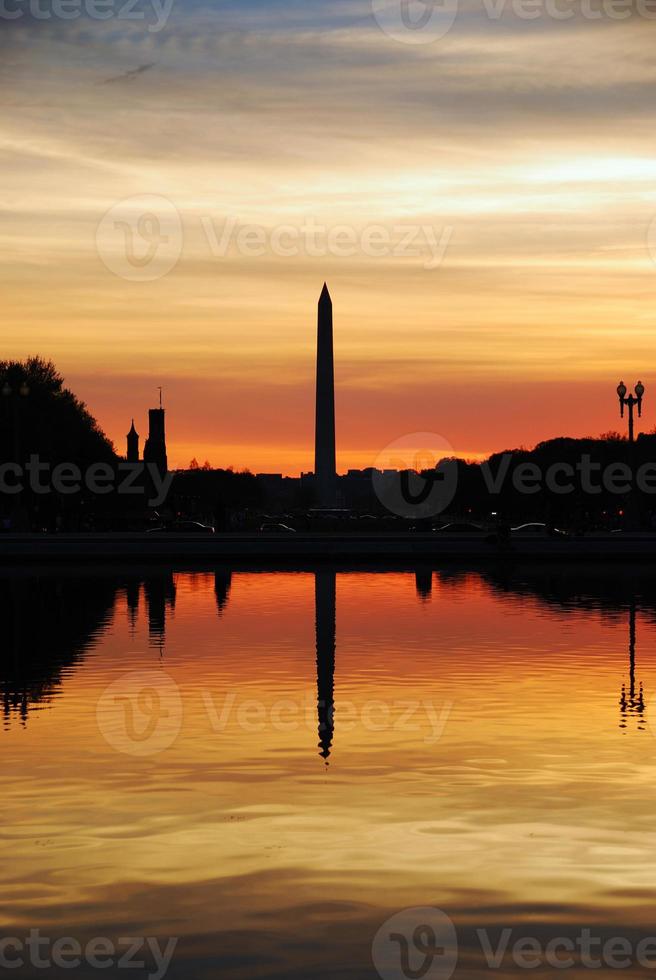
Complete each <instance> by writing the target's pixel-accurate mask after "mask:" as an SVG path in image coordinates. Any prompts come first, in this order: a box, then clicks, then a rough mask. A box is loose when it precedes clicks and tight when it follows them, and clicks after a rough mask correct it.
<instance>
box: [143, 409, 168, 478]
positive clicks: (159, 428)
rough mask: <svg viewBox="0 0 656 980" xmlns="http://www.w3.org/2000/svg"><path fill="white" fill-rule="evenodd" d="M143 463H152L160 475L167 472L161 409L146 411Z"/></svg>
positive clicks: (162, 412)
mask: <svg viewBox="0 0 656 980" xmlns="http://www.w3.org/2000/svg"><path fill="white" fill-rule="evenodd" d="M144 463H154V464H155V466H156V467H157V469H158V470H159V472H160V473H162V474H164V473H167V472H168V461H167V459H166V431H165V427H164V409H163V408H150V409H149V410H148V438H147V439H146V445H145V446H144Z"/></svg>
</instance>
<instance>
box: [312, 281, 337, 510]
mask: <svg viewBox="0 0 656 980" xmlns="http://www.w3.org/2000/svg"><path fill="white" fill-rule="evenodd" d="M314 477H315V484H316V495H317V501H318V503H319V504H321V505H322V506H324V507H331V506H333V505H334V503H335V489H336V484H337V472H336V466H335V370H334V363H333V303H332V300H331V298H330V293H329V292H328V287H327V285H326V284H325V283H324V284H323V289H322V291H321V296H320V298H319V322H318V329H317V411H316V426H315V438H314Z"/></svg>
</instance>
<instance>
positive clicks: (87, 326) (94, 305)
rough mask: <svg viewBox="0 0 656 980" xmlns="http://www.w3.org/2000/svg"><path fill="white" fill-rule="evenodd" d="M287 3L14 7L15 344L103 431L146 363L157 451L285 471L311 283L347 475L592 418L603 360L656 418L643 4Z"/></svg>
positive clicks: (303, 373)
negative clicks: (330, 347) (411, 450)
mask: <svg viewBox="0 0 656 980" xmlns="http://www.w3.org/2000/svg"><path fill="white" fill-rule="evenodd" d="M283 7H284V14H285V16H284V17H282V14H281V5H280V4H277V5H276V4H275V3H274V2H271V3H265V2H260V3H256V4H255V5H252V6H251V7H250V8H249V9H248V10H245V9H244V8H243V7H242V8H238V7H237V6H234V7H233V6H232V5H231V4H226V5H225V7H221V8H220V9H219V8H216V9H215V8H212V9H202V8H196V6H195V5H194V4H192V3H189V4H188V5H185V7H184V8H182V7H181V6H180V7H176V8H175V9H174V10H173V13H172V14H171V17H170V20H169V21H168V22H167V24H166V26H165V27H163V28H162V30H160V31H158V32H152V33H151V32H149V31H148V30H147V28H146V27H145V26H144V25H143V24H141V23H138V22H126V21H120V22H118V21H110V22H106V23H105V22H99V21H93V22H84V23H83V22H82V21H69V22H63V21H59V22H55V21H42V22H35V21H32V20H30V19H29V18H24V19H18V20H16V21H12V22H9V24H7V23H5V24H4V25H3V27H2V34H0V53H1V54H2V64H1V67H0V79H2V80H3V81H4V82H5V89H6V91H7V92H9V93H10V94H9V95H8V99H7V105H6V107H5V113H4V116H3V120H2V123H0V161H2V167H3V182H2V189H1V190H0V208H1V211H0V213H1V218H0V283H1V285H2V291H3V300H4V303H3V312H4V316H3V340H4V343H3V352H4V354H5V355H6V356H12V357H13V356H17V357H18V356H20V357H24V356H26V355H28V354H33V353H40V354H42V355H45V356H48V357H52V358H53V359H54V360H55V362H56V363H57V365H58V367H59V369H60V370H61V371H62V372H63V373H64V374H65V376H66V379H67V382H68V384H69V385H70V386H71V387H72V388H73V389H74V390H75V391H76V393H78V394H79V395H80V396H81V397H82V398H83V399H84V400H85V401H87V403H88V405H89V407H90V409H91V411H92V412H93V414H94V415H96V417H97V418H98V420H99V422H100V423H101V425H102V426H103V428H104V429H105V430H106V431H107V433H108V434H109V436H110V437H111V438H112V439H113V440H114V442H115V445H116V447H117V449H118V450H119V451H124V436H125V433H126V432H127V431H128V429H129V426H130V419H131V418H132V416H135V421H136V424H137V428H138V429H139V431H140V433H141V434H142V437H145V435H146V411H147V408H148V407H149V406H153V405H155V404H156V403H157V390H156V389H157V386H158V385H160V384H162V385H163V386H164V388H165V404H166V407H167V409H168V420H167V421H168V435H169V456H170V461H171V463H172V465H174V466H179V465H186V464H187V463H188V462H189V460H190V459H191V457H192V456H196V457H197V458H198V459H199V460H200V461H201V462H202V461H203V460H205V459H209V460H210V461H211V463H212V464H214V465H216V466H230V465H232V466H234V467H236V468H241V467H246V466H247V467H249V468H251V469H252V470H253V471H268V472H273V471H278V472H279V471H283V472H285V473H289V474H294V475H295V474H297V473H298V472H300V471H301V470H305V469H310V468H311V467H312V462H313V451H312V442H313V376H314V363H313V357H314V341H315V330H316V322H315V321H316V301H317V298H318V294H319V291H320V288H321V284H322V282H323V280H324V278H325V279H327V280H328V282H329V285H330V288H331V292H332V296H333V302H334V307H335V345H336V378H337V429H338V431H337V443H338V468H339V469H340V470H345V469H347V468H348V467H351V466H355V467H360V466H367V465H372V464H373V463H374V462H375V460H376V457H377V456H378V454H379V453H380V452H381V450H382V449H383V448H384V447H385V446H387V445H388V444H389V443H391V442H393V441H395V440H397V439H399V438H400V437H403V436H405V435H407V434H409V433H414V432H434V433H436V434H437V435H439V436H440V437H441V439H442V440H444V441H445V442H446V443H447V444H448V445H450V446H452V447H453V449H454V451H455V452H457V453H459V454H462V455H466V456H477V455H482V454H486V453H489V452H491V451H494V450H500V449H504V448H509V447H514V446H517V445H522V444H523V445H533V444H534V443H536V442H537V441H539V440H541V439H543V438H548V437H550V436H554V435H559V434H563V433H567V434H571V435H587V434H598V433H600V432H602V431H606V430H608V429H610V428H616V427H619V425H620V421H619V418H618V417H617V415H618V413H617V405H616V400H615V397H614V388H615V386H616V384H617V382H618V381H619V380H620V377H623V378H624V380H625V381H626V382H627V383H629V384H630V385H631V386H632V385H633V384H634V383H635V381H637V380H638V378H639V377H640V378H641V379H642V380H643V381H644V382H645V384H646V386H647V395H646V403H645V408H646V413H645V419H644V420H643V425H644V427H645V428H648V429H650V428H652V427H653V424H654V417H653V415H652V412H651V409H650V404H651V398H650V393H651V384H650V377H651V359H650V358H651V354H652V349H653V343H652V333H653V327H652V317H653V305H654V292H655V290H656V265H655V264H654V256H656V251H654V255H652V247H653V249H656V231H654V230H653V229H652V227H651V225H652V221H653V219H654V217H655V216H656V191H655V190H654V177H655V176H656V163H654V162H653V160H654V139H655V138H654V135H653V134H654V132H656V129H655V128H654V126H653V125H652V117H653V114H654V107H653V97H652V93H653V82H654V78H655V76H656V66H655V65H654V63H653V57H652V52H653V41H654V31H655V30H656V27H655V26H654V24H653V23H652V22H651V21H650V20H645V19H643V18H640V17H638V16H637V15H636V16H635V17H631V18H629V19H628V20H622V21H618V20H613V19H610V18H605V19H604V18H603V17H602V18H601V19H600V20H598V21H597V20H595V21H586V20H585V19H584V18H581V17H575V18H574V19H573V20H571V21H567V22H566V23H560V22H554V21H552V20H549V18H548V17H547V16H546V15H545V16H544V17H542V19H538V20H535V21H526V20H520V19H517V18H513V17H512V16H504V17H503V18H501V19H499V20H494V19H491V18H489V17H488V16H485V14H484V12H482V11H481V10H479V9H477V8H476V9H475V8H474V7H473V6H470V5H469V4H464V5H462V6H461V8H460V13H459V15H458V19H457V21H456V23H455V24H454V26H453V28H452V29H451V30H450V31H449V32H448V33H447V34H446V35H445V36H443V37H441V38H438V39H436V40H433V41H432V42H430V43H416V44H415V43H412V44H410V43H403V40H399V39H397V38H395V37H392V36H390V35H389V34H386V33H385V32H384V31H383V30H381V28H380V27H379V26H378V24H377V23H376V21H375V19H374V18H373V16H372V15H371V8H370V6H369V5H368V4H359V3H347V2H343V3H336V4H333V5H326V4H323V3H317V5H316V7H313V9H312V10H308V8H307V5H306V6H305V7H301V6H300V5H299V6H296V4H293V3H290V4H287V5H286V6H285V5H283ZM137 69H140V70H139V71H136V70H137ZM144 214H146V215H148V214H151V215H153V217H154V219H155V220H156V222H158V223H159V225H158V228H156V227H155V226H154V225H153V224H152V223H151V224H148V223H146V224H145V225H139V224H138V222H139V218H140V217H141V216H143V215H144ZM308 224H313V225H314V226H315V227H318V228H319V229H320V231H319V232H318V233H316V232H315V238H314V239H312V238H311V237H310V236H309V234H308V232H307V230H306V229H307V227H308ZM157 231H158V232H159V236H160V237H161V236H164V237H166V239H167V241H166V242H165V243H164V245H162V243H161V240H160V238H158V237H157V234H155V233H156V232H157ZM228 232H229V234H228ZM409 236H410V238H411V239H412V241H411V242H410V243H408V238H409ZM222 237H225V241H223V242H222ZM155 241H157V243H158V244H157V249H158V251H157V258H156V260H155V262H154V264H153V265H152V267H151V266H150V265H149V264H148V262H147V261H146V260H147V258H148V248H149V246H150V245H151V244H152V243H153V242H155ZM381 242H382V244H381ZM404 243H405V244H404ZM130 244H131V246H132V247H133V249H134V252H133V253H130V254H131V255H133V258H134V257H136V259H135V262H132V263H131V262H130V260H129V258H128V255H127V251H126V249H127V248H128V247H129V246H130ZM139 262H141V263H142V264H141V265H140V264H139ZM135 263H136V264H135ZM169 266H170V267H169Z"/></svg>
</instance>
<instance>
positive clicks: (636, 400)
mask: <svg viewBox="0 0 656 980" xmlns="http://www.w3.org/2000/svg"><path fill="white" fill-rule="evenodd" d="M634 390H635V395H633V394H630V395H629V396H628V398H627V396H626V392H627V387H626V385H625V384H624V382H623V381H620V383H619V384H618V386H617V396H618V398H619V400H620V418H624V406H625V405H626V407H627V408H628V410H629V442H633V438H634V437H633V409H634V407H635V406H636V405H637V406H638V418H640V417H641V416H642V396H643V395H644V393H645V386H644V385H643V383H642V381H638V383H637V385H636V386H635V389H634Z"/></svg>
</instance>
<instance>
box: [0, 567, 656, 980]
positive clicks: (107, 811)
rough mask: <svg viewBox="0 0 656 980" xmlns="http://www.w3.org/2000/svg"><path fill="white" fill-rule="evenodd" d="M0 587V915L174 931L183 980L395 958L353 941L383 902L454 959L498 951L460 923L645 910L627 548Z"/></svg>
mask: <svg viewBox="0 0 656 980" xmlns="http://www.w3.org/2000/svg"><path fill="white" fill-rule="evenodd" d="M2 586H3V588H2V599H1V600H0V602H1V605H2V613H3V615H2V621H3V624H4V626H3V631H4V634H5V640H4V643H3V654H2V670H1V678H0V682H1V685H2V694H3V699H4V707H5V714H4V731H3V734H2V743H3V773H4V779H3V821H2V831H1V833H2V852H3V860H2V865H1V868H0V874H1V876H2V892H1V896H2V897H1V898H0V917H1V920H2V932H3V934H4V935H5V936H7V935H10V936H24V935H26V934H27V933H28V932H29V930H30V929H31V928H39V929H40V930H41V932H42V933H43V934H44V935H47V936H50V937H57V936H73V937H77V939H78V940H79V941H80V942H83V943H84V942H85V941H86V940H87V939H88V938H91V937H97V936H107V937H113V938H116V937H124V936H137V937H139V936H153V937H159V938H160V939H161V941H162V945H164V944H165V942H166V938H167V937H176V938H178V944H177V948H176V950H175V954H174V957H173V961H172V963H171V966H170V968H169V971H168V976H169V977H171V978H185V980H200V978H206V977H207V978H209V977H213V978H214V977H219V976H220V977H228V978H233V977H234V978H236V980H241V978H244V980H246V978H249V980H252V978H260V977H261V978H280V980H283V978H317V977H326V978H328V977H330V978H333V977H335V978H336V977H340V978H341V977H349V978H365V977H366V978H375V977H377V976H378V975H379V973H378V972H377V970H376V965H378V967H379V968H380V969H381V970H382V972H383V974H384V975H386V976H389V977H390V978H394V980H396V977H398V978H399V980H402V978H403V976H404V975H406V976H407V975H408V974H407V973H406V974H404V973H403V969H402V966H400V965H399V966H398V967H397V969H396V973H394V972H393V973H391V974H390V973H389V972H388V973H387V974H385V971H386V970H388V971H389V969H390V968H391V967H390V964H389V962H388V963H387V965H385V964H381V963H380V962H379V961H378V962H377V964H376V965H375V964H374V963H373V962H372V941H373V939H374V937H375V936H376V933H377V932H378V930H379V928H380V927H381V925H382V924H383V923H384V922H385V921H386V920H387V918H388V917H390V916H392V915H394V914H395V913H398V912H399V911H400V910H403V909H406V908H412V907H425V906H430V907H434V908H437V909H440V910H442V911H443V912H444V913H446V915H448V917H449V918H450V919H451V920H452V922H453V923H454V928H455V930H456V932H457V939H458V946H459V958H458V962H457V965H456V966H455V974H454V975H455V976H456V977H462V978H466V977H479V976H480V977H483V976H490V975H494V976H498V977H501V976H510V975H513V976H515V975H517V976H519V975H524V974H525V973H526V970H525V969H521V968H520V967H518V966H517V964H516V963H515V962H514V961H513V960H512V957H510V956H509V955H508V956H506V957H505V958H504V960H503V962H502V964H501V966H500V967H499V968H497V969H490V967H489V966H488V965H487V964H486V963H485V959H484V955H483V953H482V951H481V941H480V936H479V934H478V933H477V930H480V929H485V930H487V933H486V934H487V935H489V936H490V937H492V939H494V941H495V942H496V940H497V938H498V937H500V936H501V932H502V930H503V929H511V930H512V931H513V932H512V936H513V941H514V939H515V938H521V937H527V936H528V937H537V938H538V940H539V941H540V942H542V943H546V942H547V941H549V939H552V938H554V937H567V936H569V937H576V936H577V935H579V933H580V931H581V929H583V928H589V929H591V930H592V931H593V933H594V934H595V935H597V936H600V937H614V936H620V937H624V938H625V939H626V940H627V942H630V943H633V944H635V943H637V942H638V941H639V940H640V939H641V938H643V937H646V936H651V935H654V934H656V917H655V916H654V899H655V898H656V816H655V814H656V751H655V749H656V744H655V742H654V735H653V732H652V727H651V725H652V723H653V722H654V721H655V720H656V705H654V706H653V707H652V704H651V701H652V695H653V693H654V692H656V670H655V661H654V640H655V637H656V633H655V622H656V619H655V616H656V588H655V587H654V586H653V585H652V577H651V576H650V575H649V574H648V573H647V572H644V573H633V575H630V574H628V573H627V572H626V571H624V573H620V572H618V570H616V569H611V570H609V571H607V572H605V571H603V570H600V569H585V568H584V569H575V568H574V569H569V570H567V569H566V570H554V569H549V568H538V569H516V570H513V571H485V572H465V571H441V572H431V571H430V570H429V569H420V570H410V571H396V572H385V573H383V572H364V571H354V572H348V571H337V572H335V571H333V570H331V569H326V568H322V569H319V570H317V571H316V572H315V571H300V572H289V571H285V572H252V571H240V572H231V571H230V570H229V569H225V568H223V569H218V570H214V569H213V570H211V571H195V572H190V571H183V570H180V571H178V570H175V569H173V570H171V569H162V568H155V569H144V570H143V571H138V570H133V571H129V572H128V571H125V572H123V571H120V570H116V571H111V572H101V571H94V570H92V569H83V570H80V571H77V572H76V571H72V570H63V571H62V570H60V571H59V572H58V573H57V574H54V573H51V572H47V571H44V572H40V573H38V574H37V573H36V572H30V571H28V570H24V571H16V572H13V573H12V574H9V573H7V574H5V575H4V577H3V580H2ZM655 730H656V729H655ZM410 942H412V937H410ZM376 955H378V954H376ZM376 955H375V956H374V959H376ZM413 956H414V952H413ZM420 959H421V958H420ZM420 959H419V960H416V961H415V960H414V959H413V960H412V963H414V965H415V966H416V965H417V963H419V962H420ZM654 959H655V961H656V957H655V958H654ZM378 960H380V956H379V955H378ZM447 966H448V964H446V963H444V964H442V967H440V965H439V957H438V960H437V961H436V963H434V964H433V966H432V968H431V969H432V972H430V971H429V972H428V973H426V974H425V975H426V976H428V977H429V980H431V978H433V977H435V978H440V980H442V978H444V977H446V976H447V975H448V970H447ZM449 969H450V967H449ZM440 970H441V972H440ZM436 971H437V972H436ZM533 972H534V971H533ZM570 972H572V973H574V974H575V975H579V973H580V975H581V976H585V975H587V973H588V970H587V969H586V968H584V967H583V966H580V965H579V964H578V962H577V965H576V966H575V967H574V968H573V969H571V970H570ZM146 973H147V971H145V972H143V971H142V973H139V971H134V970H133V971H131V974H129V975H135V976H136V975H146ZM538 973H539V974H540V975H542V971H541V970H538ZM545 973H553V970H549V969H546V970H545ZM13 975H14V976H26V977H27V976H32V975H34V976H43V975H44V973H43V970H41V971H39V970H34V971H32V972H31V968H30V967H28V966H24V967H23V968H21V969H20V970H15V971H13ZM48 975H49V976H54V975H57V970H56V969H54V968H53V970H51V971H49V973H48ZM61 975H62V976H63V975H67V976H87V975H88V976H92V975H95V976H97V975H98V970H95V971H93V970H85V967H84V966H82V967H81V968H80V969H78V970H77V971H76V970H67V971H62V972H61ZM112 975H113V973H112ZM596 975H597V976H606V975H608V976H611V975H613V976H615V975H617V970H613V969H610V968H608V969H607V970H606V969H605V968H602V969H600V970H597V971H596Z"/></svg>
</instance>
